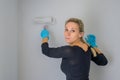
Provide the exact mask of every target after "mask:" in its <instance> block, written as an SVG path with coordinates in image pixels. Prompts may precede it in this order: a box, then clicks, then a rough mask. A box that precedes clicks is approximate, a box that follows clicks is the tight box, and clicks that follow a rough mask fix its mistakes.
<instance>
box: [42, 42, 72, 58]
mask: <svg viewBox="0 0 120 80" xmlns="http://www.w3.org/2000/svg"><path fill="white" fill-rule="evenodd" d="M41 48H42V53H43V54H44V55H46V56H48V57H52V58H63V57H70V56H72V54H71V51H72V50H71V48H70V46H63V47H57V48H49V45H48V43H43V44H42V45H41Z"/></svg>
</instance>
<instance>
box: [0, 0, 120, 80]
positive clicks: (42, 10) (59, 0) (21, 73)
mask: <svg viewBox="0 0 120 80" xmlns="http://www.w3.org/2000/svg"><path fill="white" fill-rule="evenodd" d="M17 1H18V4H17ZM119 3H120V1H119V0H1V1H0V10H1V11H0V80H17V76H18V79H19V80H65V75H64V74H63V73H62V72H61V70H60V62H61V59H53V58H48V57H46V56H44V55H43V54H42V52H41V46H40V44H41V38H40V37H39V33H40V31H41V30H42V28H43V25H41V24H35V23H34V18H35V17H39V16H40V17H42V16H44V17H46V16H53V17H55V18H56V23H55V24H54V25H50V26H49V28H48V30H49V31H50V33H51V35H50V40H49V42H50V46H52V47H53V46H55V47H56V46H61V45H65V44H66V43H65V41H64V36H63V32H64V22H65V20H66V19H68V18H70V17H77V18H81V19H82V20H83V21H84V24H85V35H86V34H88V33H93V34H95V35H96V36H97V43H98V45H99V47H100V48H101V50H102V51H103V52H104V54H105V55H106V57H107V58H108V60H109V64H108V65H107V66H105V67H101V66H97V65H95V64H94V63H91V71H90V80H119V79H120V78H119V73H120V69H119V67H120V64H119V60H120V58H119V55H120V54H119V52H120V49H119V41H120V36H119V34H120V32H119V30H120V27H119V26H120V24H119V21H120V15H119V14H120V9H119V7H120V5H119ZM17 11H18V12H17ZM17 13H18V14H17ZM17 16H18V17H17ZM17 19H18V24H17ZM18 33H19V34H18ZM18 36H19V37H18ZM18 44H19V45H18ZM17 53H18V55H17ZM17 56H18V57H17ZM17 59H18V62H17ZM17 68H18V70H17Z"/></svg>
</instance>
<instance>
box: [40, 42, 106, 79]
mask: <svg viewBox="0 0 120 80" xmlns="http://www.w3.org/2000/svg"><path fill="white" fill-rule="evenodd" d="M41 47H42V53H43V54H45V55H46V56H49V57H52V58H62V63H61V70H62V71H63V72H64V73H65V75H66V80H89V71H90V61H91V60H92V61H93V62H95V63H96V64H97V65H101V66H103V65H106V64H107V63H108V61H107V59H106V57H105V56H104V55H103V54H97V56H96V57H93V54H92V52H91V49H90V47H89V48H88V50H87V51H84V50H83V49H82V48H80V47H78V46H62V47H57V48H50V47H49V45H48V43H43V44H42V45H41Z"/></svg>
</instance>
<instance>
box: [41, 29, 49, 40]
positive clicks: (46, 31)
mask: <svg viewBox="0 0 120 80" xmlns="http://www.w3.org/2000/svg"><path fill="white" fill-rule="evenodd" d="M40 36H41V38H42V39H44V38H48V39H49V31H48V30H47V29H45V28H44V29H43V30H42V31H41V32H40Z"/></svg>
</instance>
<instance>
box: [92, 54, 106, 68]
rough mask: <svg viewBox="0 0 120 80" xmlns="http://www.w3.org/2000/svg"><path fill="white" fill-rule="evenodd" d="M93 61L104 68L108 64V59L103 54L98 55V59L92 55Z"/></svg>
mask: <svg viewBox="0 0 120 80" xmlns="http://www.w3.org/2000/svg"><path fill="white" fill-rule="evenodd" d="M91 60H92V61H93V62H95V63H96V64H97V65H101V66H104V65H106V64H107V63H108V61H107V58H106V57H105V56H104V55H103V54H97V56H96V57H93V55H92V58H91Z"/></svg>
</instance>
